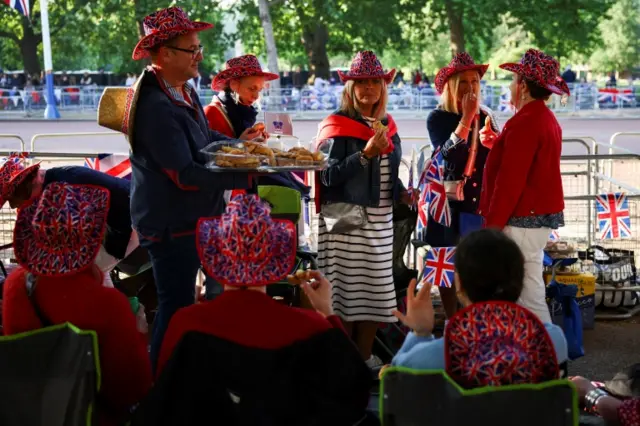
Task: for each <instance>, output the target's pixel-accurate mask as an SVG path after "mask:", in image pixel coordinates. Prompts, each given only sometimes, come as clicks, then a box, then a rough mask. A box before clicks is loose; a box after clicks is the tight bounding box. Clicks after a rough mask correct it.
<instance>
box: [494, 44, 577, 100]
mask: <svg viewBox="0 0 640 426" xmlns="http://www.w3.org/2000/svg"><path fill="white" fill-rule="evenodd" d="M500 68H502V69H503V70H507V71H511V72H514V73H516V74H519V75H521V76H523V77H524V78H525V79H527V80H530V81H533V82H535V83H538V84H539V85H540V86H542V87H546V88H547V89H549V90H551V91H552V92H553V93H555V94H557V95H562V94H566V95H570V94H571V92H570V91H569V86H567V83H565V81H564V80H563V79H562V77H560V76H559V75H558V70H559V68H560V64H559V63H558V61H556V60H555V59H554V58H553V57H551V56H549V55H547V54H545V53H544V52H542V51H540V50H536V49H529V50H527V51H526V52H525V54H524V55H523V56H522V58H521V59H520V62H519V63H507V64H502V65H500Z"/></svg>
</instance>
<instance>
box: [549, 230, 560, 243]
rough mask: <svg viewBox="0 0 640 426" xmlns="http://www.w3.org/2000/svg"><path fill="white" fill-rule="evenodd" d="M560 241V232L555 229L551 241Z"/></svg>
mask: <svg viewBox="0 0 640 426" xmlns="http://www.w3.org/2000/svg"><path fill="white" fill-rule="evenodd" d="M559 240H560V233H559V232H558V230H557V229H554V230H553V231H551V235H549V241H559Z"/></svg>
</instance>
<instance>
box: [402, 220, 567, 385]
mask: <svg viewBox="0 0 640 426" xmlns="http://www.w3.org/2000/svg"><path fill="white" fill-rule="evenodd" d="M455 270H456V272H455V280H454V281H455V286H456V293H457V295H458V299H459V301H460V303H461V304H462V305H463V306H464V307H465V308H464V309H463V310H461V311H460V312H458V313H457V314H456V315H455V316H453V317H452V318H451V319H450V320H449V323H448V324H447V326H446V328H445V334H444V338H442V339H435V338H434V337H433V336H432V334H431V332H432V330H433V324H434V312H433V305H432V303H431V294H430V291H431V286H430V285H425V286H423V287H422V288H421V289H420V291H419V292H418V293H417V295H416V294H415V287H416V282H415V280H414V281H412V283H411V284H410V286H409V290H408V293H407V314H406V315H403V314H402V313H400V312H397V311H396V312H395V315H396V317H397V318H398V319H399V320H400V321H402V322H403V323H404V324H405V325H406V326H407V327H409V328H411V329H412V330H413V331H412V332H410V333H409V334H408V335H407V338H406V340H405V342H404V344H403V345H402V348H401V349H400V351H399V352H398V353H397V354H396V356H395V357H394V358H393V361H392V364H393V365H397V366H403V367H409V368H415V369H431V370H443V369H445V367H446V370H447V373H449V375H451V376H452V377H453V378H454V379H457V378H459V379H460V380H461V381H463V382H464V383H468V381H469V380H471V378H466V377H464V376H465V374H466V373H467V372H466V371H464V368H465V367H466V366H468V362H469V361H470V360H474V359H475V358H474V357H475V356H476V355H477V356H480V357H481V362H482V363H483V365H485V366H489V365H491V364H492V363H493V365H496V363H497V360H496V359H497V357H501V356H504V355H509V356H510V357H511V358H510V359H511V360H513V362H514V365H515V364H516V363H518V364H522V363H526V362H534V363H535V362H538V361H541V362H542V364H541V365H536V366H537V367H538V369H537V370H536V369H535V368H533V367H534V366H530V368H525V369H527V370H528V371H529V373H528V374H521V375H515V376H519V377H498V378H497V379H498V380H499V381H503V380H504V381H509V380H514V381H517V382H518V383H527V382H529V383H533V382H538V381H544V380H549V379H551V378H558V374H557V373H554V374H555V376H554V377H548V376H547V375H545V374H543V373H544V372H557V371H558V364H565V365H566V362H567V360H568V353H567V341H566V339H565V337H564V332H563V331H562V329H561V328H560V327H558V326H556V325H554V324H550V323H548V324H542V323H541V322H540V321H539V320H538V319H537V318H536V317H535V316H534V315H533V314H531V312H529V311H528V310H526V309H525V308H523V307H521V306H519V305H516V301H517V300H518V297H520V292H521V291H522V286H523V277H524V258H523V256H522V253H521V251H520V249H519V248H518V246H517V245H516V243H515V242H514V241H512V240H511V239H510V238H509V237H507V236H506V235H505V234H504V233H502V232H500V231H496V230H492V229H483V230H480V231H475V232H472V233H470V234H469V235H468V236H466V237H465V238H463V239H462V241H461V242H460V244H459V245H458V247H457V249H456V253H455ZM527 350H531V351H533V355H534V356H533V357H532V358H531V357H529V355H531V353H527ZM545 350H548V351H549V352H550V353H549V354H547V353H545ZM475 361H476V362H477V361H478V360H475ZM545 361H552V362H549V364H548V365H546V364H544V363H545ZM476 366H477V365H476ZM461 368H462V370H460V369H461ZM508 370H509V371H511V370H510V369H508ZM516 370H518V369H517V368H516ZM534 370H536V371H534ZM538 373H540V374H538ZM505 374H506V373H505ZM487 376H489V375H487ZM486 378H487V377H485V379H486ZM538 379H540V380H538ZM459 383H460V382H459ZM460 384H463V383H460ZM486 384H489V383H486Z"/></svg>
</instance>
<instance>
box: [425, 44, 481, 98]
mask: <svg viewBox="0 0 640 426" xmlns="http://www.w3.org/2000/svg"><path fill="white" fill-rule="evenodd" d="M488 68H489V64H476V63H475V62H474V60H473V58H472V57H471V55H469V54H468V53H467V52H462V53H458V54H456V55H455V56H454V57H453V59H451V62H449V65H447V66H446V67H444V68H442V69H441V70H440V71H438V74H436V78H435V79H434V84H435V86H436V90H437V91H438V93H443V91H444V85H445V84H446V83H447V81H449V79H450V78H451V77H452V76H454V75H455V74H458V73H460V72H464V71H477V72H478V74H479V75H480V78H482V76H484V74H485V73H486V72H487V69H488Z"/></svg>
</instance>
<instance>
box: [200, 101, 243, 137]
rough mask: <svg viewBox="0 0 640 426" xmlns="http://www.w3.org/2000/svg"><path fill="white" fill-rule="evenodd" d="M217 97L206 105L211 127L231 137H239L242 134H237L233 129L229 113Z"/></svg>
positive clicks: (205, 110) (206, 113)
mask: <svg viewBox="0 0 640 426" xmlns="http://www.w3.org/2000/svg"><path fill="white" fill-rule="evenodd" d="M216 99H217V97H215V98H214V101H213V102H211V103H210V104H209V105H207V106H206V107H204V115H206V116H207V121H209V128H210V129H211V130H215V131H217V132H220V133H222V134H224V135H227V136H229V137H230V138H237V137H238V136H240V135H236V133H235V132H234V130H233V126H232V125H231V122H230V121H229V118H228V117H227V113H226V112H225V111H224V109H223V108H224V107H223V106H222V104H221V103H220V102H216Z"/></svg>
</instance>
